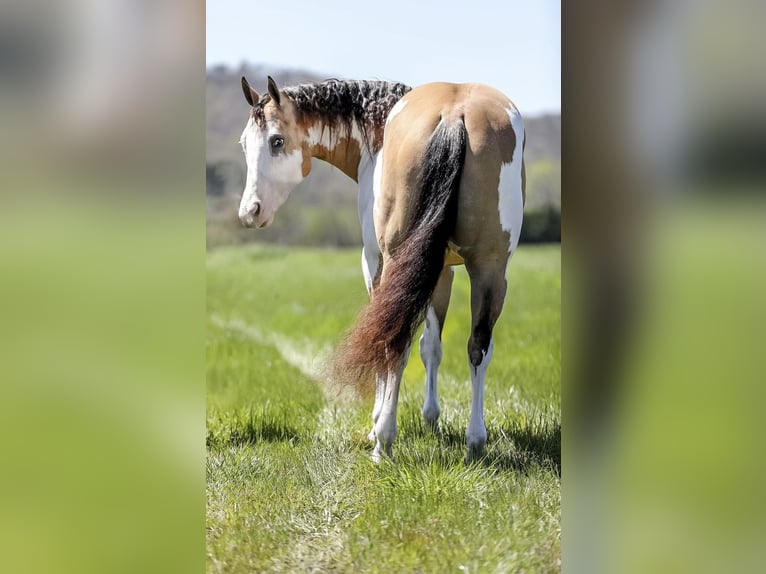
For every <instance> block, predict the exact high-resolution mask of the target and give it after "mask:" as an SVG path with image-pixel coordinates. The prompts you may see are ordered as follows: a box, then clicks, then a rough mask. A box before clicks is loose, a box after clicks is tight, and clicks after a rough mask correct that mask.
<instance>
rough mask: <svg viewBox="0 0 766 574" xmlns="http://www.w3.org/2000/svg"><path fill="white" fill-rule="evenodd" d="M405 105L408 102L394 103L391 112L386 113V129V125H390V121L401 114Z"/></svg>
mask: <svg viewBox="0 0 766 574" xmlns="http://www.w3.org/2000/svg"><path fill="white" fill-rule="evenodd" d="M407 103H408V100H399V101H398V102H396V105H394V107H393V108H391V111H390V112H388V117H387V118H386V127H388V124H389V123H391V120H393V119H394V118H395V117H396V116H397V115H398V114H399V113H401V111H402V110H403V109H404V107H405V106H406V105H407Z"/></svg>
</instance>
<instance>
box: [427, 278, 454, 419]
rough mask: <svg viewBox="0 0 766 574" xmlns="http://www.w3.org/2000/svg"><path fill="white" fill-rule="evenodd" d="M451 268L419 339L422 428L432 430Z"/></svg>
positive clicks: (436, 416)
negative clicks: (422, 371)
mask: <svg viewBox="0 0 766 574" xmlns="http://www.w3.org/2000/svg"><path fill="white" fill-rule="evenodd" d="M453 275H454V273H453V271H452V267H449V266H445V267H444V269H443V270H442V273H441V275H440V276H439V282H438V283H437V284H436V289H435V290H434V293H433V295H432V296H431V304H430V305H429V306H428V311H427V312H426V321H425V327H424V328H423V335H422V336H421V337H420V358H421V359H422V360H423V365H424V366H425V368H426V396H425V400H424V401H423V420H424V421H425V423H426V426H428V427H430V428H431V429H433V430H436V428H437V424H438V421H439V414H440V413H441V409H440V408H439V396H438V394H437V391H436V374H437V372H438V370H439V364H440V363H441V360H442V339H441V336H442V328H443V327H444V318H445V317H446V315H447V307H448V306H449V299H450V293H451V292H452V278H453Z"/></svg>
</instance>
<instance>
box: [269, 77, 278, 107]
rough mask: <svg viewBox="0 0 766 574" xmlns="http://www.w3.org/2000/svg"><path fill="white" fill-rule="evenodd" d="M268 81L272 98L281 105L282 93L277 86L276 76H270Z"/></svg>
mask: <svg viewBox="0 0 766 574" xmlns="http://www.w3.org/2000/svg"><path fill="white" fill-rule="evenodd" d="M268 82H269V95H270V96H271V99H272V100H274V103H275V104H277V105H279V103H280V102H279V99H280V94H279V88H278V87H277V83H276V82H275V81H274V78H272V77H271V76H269V77H268Z"/></svg>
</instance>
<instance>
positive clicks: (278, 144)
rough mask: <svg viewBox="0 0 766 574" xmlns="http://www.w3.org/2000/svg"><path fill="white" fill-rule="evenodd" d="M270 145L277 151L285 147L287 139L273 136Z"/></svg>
mask: <svg viewBox="0 0 766 574" xmlns="http://www.w3.org/2000/svg"><path fill="white" fill-rule="evenodd" d="M270 143H271V149H272V150H274V151H276V150H279V149H282V148H283V147H285V138H283V137H282V136H272V138H271V142H270Z"/></svg>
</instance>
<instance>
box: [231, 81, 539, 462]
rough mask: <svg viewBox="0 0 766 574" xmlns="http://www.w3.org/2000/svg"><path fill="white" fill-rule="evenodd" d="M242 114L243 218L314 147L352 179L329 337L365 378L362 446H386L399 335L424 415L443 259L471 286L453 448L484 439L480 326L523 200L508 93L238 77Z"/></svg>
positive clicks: (259, 217)
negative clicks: (258, 85)
mask: <svg viewBox="0 0 766 574" xmlns="http://www.w3.org/2000/svg"><path fill="white" fill-rule="evenodd" d="M241 84H242V91H243V93H244V96H245V100H246V101H247V103H248V104H249V105H250V116H249V119H248V122H247V124H246V126H245V129H244V131H243V132H242V137H241V140H240V142H241V144H242V148H243V151H244V154H245V158H246V162H247V177H246V183H245V189H244V192H243V194H242V200H241V203H240V206H239V219H240V221H241V223H242V224H243V225H245V226H246V227H258V228H262V227H266V226H268V225H269V224H270V223H271V222H272V221H273V219H274V215H275V213H276V211H277V210H278V209H279V207H280V206H281V205H282V204H283V203H284V202H285V201H286V199H287V197H288V195H289V194H290V191H291V190H292V189H293V188H294V187H295V186H296V185H297V184H298V183H299V182H300V181H302V180H303V179H304V178H305V177H306V176H308V175H309V172H310V170H311V158H318V159H321V160H324V161H326V162H328V163H330V164H332V165H334V166H335V167H337V168H338V169H340V170H341V171H342V172H343V173H345V174H346V175H348V176H349V177H350V178H352V179H353V180H355V181H356V182H357V183H358V184H359V198H358V199H359V219H360V224H361V228H362V240H363V247H362V271H363V275H364V279H365V285H366V288H367V291H368V293H369V303H368V305H367V306H366V307H365V309H363V310H362V312H361V313H360V315H359V318H358V320H357V323H356V326H355V327H353V328H352V330H351V331H350V333H349V334H348V336H347V339H346V340H345V342H344V343H343V344H342V345H341V347H340V349H339V353H338V359H337V363H336V367H337V368H336V373H339V374H340V376H341V377H350V378H352V379H353V380H355V381H364V380H372V378H374V379H375V404H374V407H373V414H372V419H373V426H372V430H371V431H370V434H369V438H370V440H371V441H373V442H374V443H375V446H374V449H373V451H372V458H373V460H374V461H376V462H378V461H379V460H380V459H381V457H382V456H384V455H385V456H388V457H391V456H392V445H393V443H394V440H395V438H396V435H397V423H396V411H397V403H398V396H399V387H400V384H401V379H402V373H403V371H404V368H405V366H406V363H407V358H408V356H409V350H410V345H411V341H412V338H413V336H414V333H415V330H416V329H417V327H418V326H419V325H420V324H421V323H422V322H423V320H424V321H425V326H424V329H423V334H422V336H421V338H420V341H419V346H420V356H421V359H422V360H423V363H424V365H425V369H426V383H425V400H424V403H423V410H422V414H423V418H424V421H425V423H426V425H427V426H429V427H432V428H434V429H436V428H438V419H439V415H440V407H439V400H438V394H437V372H438V368H439V364H440V362H441V359H442V344H441V333H442V328H443V326H444V321H445V317H446V314H447V308H448V305H449V300H450V293H451V290H452V280H453V267H454V266H456V265H465V267H466V269H467V271H468V276H469V280H470V287H471V296H470V300H471V332H470V335H469V338H468V346H467V353H468V363H469V369H470V376H471V384H472V402H471V414H470V419H469V422H468V426H467V428H466V442H467V458H469V459H473V458H476V457H479V456H481V455H482V453H483V452H484V449H485V445H486V442H487V430H486V426H485V423H484V386H485V378H486V372H487V367H488V366H489V364H490V361H491V359H492V354H493V350H494V341H493V338H492V331H493V328H494V325H495V322H496V321H497V319H498V317H499V316H500V313H501V311H502V308H503V303H504V300H505V295H506V289H507V283H506V272H507V266H508V263H509V261H510V259H511V257H512V256H513V254H514V252H515V250H516V247H517V245H518V242H519V235H520V233H521V225H522V219H523V217H522V214H523V209H524V203H525V198H526V197H525V185H526V182H525V179H526V177H525V167H524V147H525V138H526V134H525V130H524V123H523V119H522V117H521V114H520V113H519V111H518V109H517V108H516V106H515V105H514V104H513V103H512V102H511V100H510V99H509V98H508V97H506V96H505V95H504V94H503V93H501V92H500V91H498V90H496V89H494V88H492V87H489V86H487V85H484V84H474V83H472V84H452V83H443V82H440V83H430V84H424V85H422V86H419V87H416V88H414V89H413V88H410V87H408V86H406V85H404V84H400V83H396V82H383V81H351V80H349V81H341V80H327V81H324V82H318V83H312V84H303V85H297V86H293V87H283V88H279V87H278V86H277V84H276V82H275V81H274V80H273V79H272V78H271V77H270V76H269V77H268V81H267V91H266V93H265V94H263V95H262V96H261V95H259V94H258V93H257V92H256V91H255V90H254V89H253V88H252V87H251V86H250V84H249V83H248V81H247V79H246V78H245V77H244V76H243V77H242V80H241Z"/></svg>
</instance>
